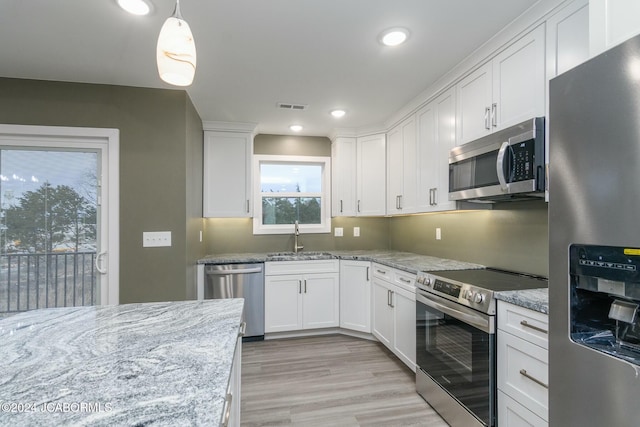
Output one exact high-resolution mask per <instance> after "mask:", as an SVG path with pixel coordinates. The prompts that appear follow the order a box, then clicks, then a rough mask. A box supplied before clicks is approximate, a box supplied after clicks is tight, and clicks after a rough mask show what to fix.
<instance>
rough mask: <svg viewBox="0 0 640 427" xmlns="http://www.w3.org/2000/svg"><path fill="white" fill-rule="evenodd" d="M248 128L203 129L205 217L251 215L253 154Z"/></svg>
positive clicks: (251, 138)
mask: <svg viewBox="0 0 640 427" xmlns="http://www.w3.org/2000/svg"><path fill="white" fill-rule="evenodd" d="M252 153H253V137H252V135H251V133H248V132H218V131H205V132H204V182H203V193H204V194H203V213H202V216H204V217H221V218H222V217H235V218H238V217H250V216H251V202H250V200H251V196H250V195H251V166H250V162H251V155H252Z"/></svg>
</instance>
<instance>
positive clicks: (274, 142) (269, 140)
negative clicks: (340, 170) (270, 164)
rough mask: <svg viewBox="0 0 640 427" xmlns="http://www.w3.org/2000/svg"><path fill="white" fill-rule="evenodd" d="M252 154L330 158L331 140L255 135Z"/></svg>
mask: <svg viewBox="0 0 640 427" xmlns="http://www.w3.org/2000/svg"><path fill="white" fill-rule="evenodd" d="M253 153H254V154H271V155H274V154H275V155H284V156H326V157H331V140H330V139H329V138H325V137H324V136H295V135H262V134H261V135H256V136H255V138H254V139H253Z"/></svg>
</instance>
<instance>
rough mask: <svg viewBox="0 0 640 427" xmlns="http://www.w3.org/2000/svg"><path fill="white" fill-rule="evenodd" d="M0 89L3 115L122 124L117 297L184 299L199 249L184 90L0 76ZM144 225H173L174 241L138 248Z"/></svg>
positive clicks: (197, 138)
mask: <svg viewBox="0 0 640 427" xmlns="http://www.w3.org/2000/svg"><path fill="white" fill-rule="evenodd" d="M0 94H2V96H0V122H1V123H6V124H25V125H49V126H83V127H99V128H117V129H119V130H120V301H121V302H122V303H128V302H137V301H163V300H183V299H185V298H186V297H187V293H188V292H187V290H186V289H185V282H186V281H187V280H191V279H192V276H193V274H194V273H193V269H194V267H193V266H194V264H195V261H196V259H198V258H200V257H201V256H202V255H204V245H199V244H194V241H195V242H198V240H197V238H198V236H197V234H198V233H197V232H196V231H195V230H196V229H198V232H199V227H200V226H201V220H200V219H198V218H199V217H200V216H201V214H200V212H201V206H202V202H201V197H202V196H201V194H202V191H201V185H202V184H201V181H202V178H201V174H202V165H201V164H202V154H201V150H202V122H201V120H200V118H199V116H198V114H197V112H196V111H195V109H194V108H193V105H192V104H191V101H190V99H189V97H188V95H187V94H186V92H185V91H182V90H164V89H147V88H133V87H122V86H110V85H93V84H81V83H63V82H47V81H35V80H22V79H7V78H0ZM196 212H197V214H196ZM143 231H171V232H172V247H170V248H143V247H142V232H143ZM185 265H187V266H189V268H186V269H185Z"/></svg>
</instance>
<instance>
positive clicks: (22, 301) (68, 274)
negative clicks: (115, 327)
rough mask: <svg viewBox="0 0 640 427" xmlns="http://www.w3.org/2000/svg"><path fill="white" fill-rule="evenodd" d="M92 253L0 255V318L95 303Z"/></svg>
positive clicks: (94, 255)
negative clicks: (40, 309)
mask: <svg viewBox="0 0 640 427" xmlns="http://www.w3.org/2000/svg"><path fill="white" fill-rule="evenodd" d="M95 259H96V253H95V252H63V253H38V254H3V255H0V316H6V315H9V314H14V313H17V312H21V311H27V310H33V309H36V308H48V307H74V306H82V305H94V304H96V294H97V292H98V291H97V286H96V278H95V277H96V275H95Z"/></svg>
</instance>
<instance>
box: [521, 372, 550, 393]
mask: <svg viewBox="0 0 640 427" xmlns="http://www.w3.org/2000/svg"><path fill="white" fill-rule="evenodd" d="M520 375H522V376H523V377H525V378H527V379H530V380H531V381H533V382H534V383H536V384H539V385H541V386H542V387H544V388H549V385H548V384H545V383H543V382H542V381H540V380H539V379H537V378H536V377H532V376H531V375H529V374H528V373H527V370H526V369H520Z"/></svg>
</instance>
